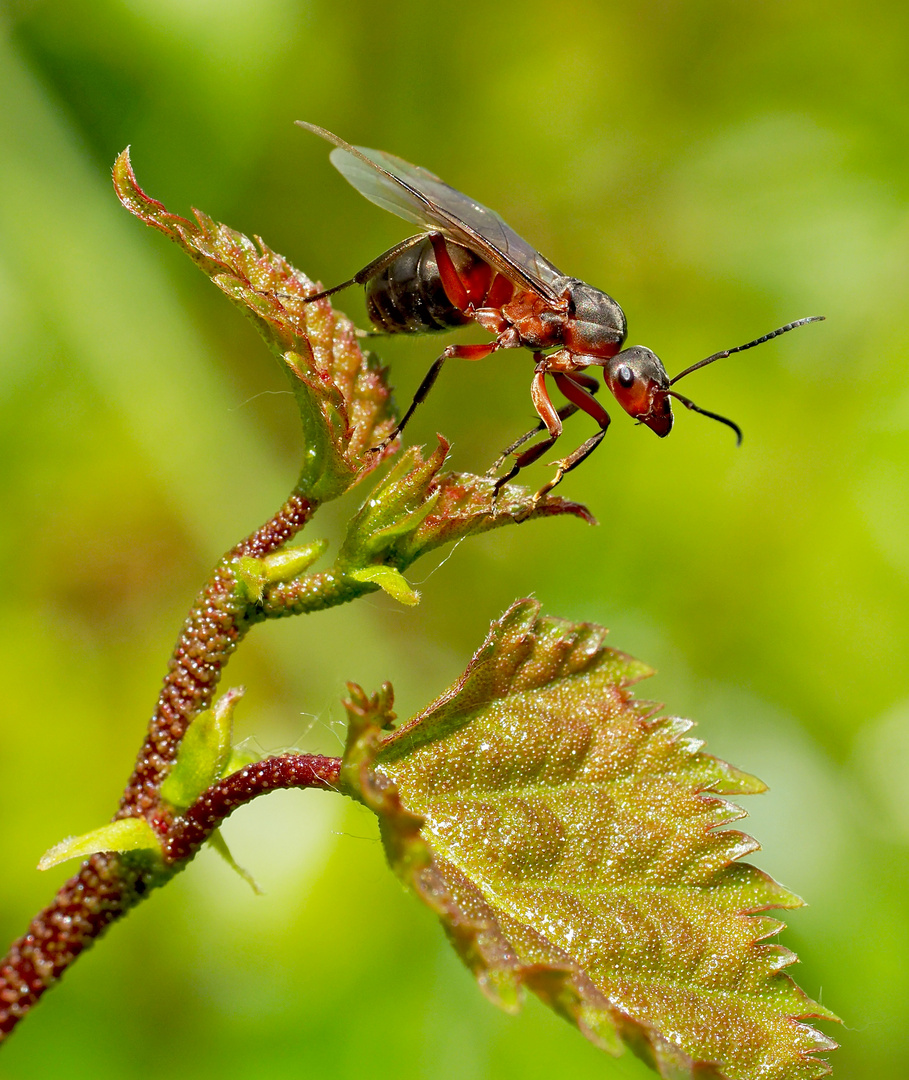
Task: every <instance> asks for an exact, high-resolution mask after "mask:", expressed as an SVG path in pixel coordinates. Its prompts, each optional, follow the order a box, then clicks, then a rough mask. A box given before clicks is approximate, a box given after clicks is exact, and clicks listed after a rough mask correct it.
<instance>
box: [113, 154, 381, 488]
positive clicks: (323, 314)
mask: <svg viewBox="0 0 909 1080" xmlns="http://www.w3.org/2000/svg"><path fill="white" fill-rule="evenodd" d="M113 176H114V188H115V190H116V193H117V196H118V198H119V199H120V201H121V202H122V203H123V205H124V206H125V207H126V209H127V210H129V211H130V213H132V214H135V216H136V217H138V218H139V219H140V220H141V221H143V222H145V224H146V225H149V226H151V227H152V228H155V229H158V230H159V231H161V232H163V233H164V234H165V235H166V236H168V237H170V239H171V240H173V241H174V242H175V243H176V244H178V245H179V246H180V247H181V248H183V250H184V251H185V252H186V253H187V254H188V255H189V256H190V258H191V259H192V260H193V261H194V262H195V263H196V265H197V266H198V267H199V268H200V269H201V270H202V271H203V273H205V274H207V275H208V277H210V278H211V279H212V281H213V282H214V283H215V284H216V285H217V286H218V288H220V289H221V290H222V291H223V292H224V293H225V294H226V295H227V296H228V297H229V298H230V299H231V300H232V301H233V302H234V303H235V304H236V305H237V306H238V307H239V308H240V309H241V310H242V311H243V312H244V313H245V314H246V315H248V316H249V317H250V318H251V319H252V320H253V322H254V323H255V324H256V326H257V327H258V329H259V331H260V332H261V333H262V335H263V336H264V338H265V339H266V341H267V342H268V343H269V345H271V347H272V349H273V350H274V351H275V353H276V354H277V355H278V356H279V358H280V359H281V361H282V363H283V365H284V367H285V369H286V371H287V372H288V374H289V375H290V376H291V385H292V388H293V390H294V394H295V396H296V399H297V404H298V407H299V409H300V414H301V418H302V421H303V427H304V434H305V437H306V443H307V446H306V455H305V459H304V466H303V470H302V473H301V478H300V487H301V489H302V490H305V491H306V493H307V494H308V495H309V496H310V497H311V498H313V499H327V498H332V497H334V496H336V495H338V494H340V493H341V492H342V491H344V490H346V488H348V487H349V486H350V485H351V484H352V483H353V482H354V481H355V480H357V479H359V478H360V477H361V476H363V475H365V474H366V473H368V472H369V471H371V470H372V469H373V468H375V466H376V465H378V464H379V463H380V462H381V461H382V460H383V459H384V458H385V457H387V456H388V455H389V454H391V453H393V452H394V449H395V447H394V444H392V445H390V446H389V447H387V448H385V449H384V450H382V451H379V452H375V453H370V452H369V451H370V450H371V448H372V447H374V446H377V445H379V444H380V443H381V442H382V440H383V439H384V438H385V437H386V436H387V435H389V434H390V433H391V431H392V429H393V428H394V425H395V418H394V414H393V406H392V401H391V391H390V389H389V387H388V383H387V377H386V371H385V369H384V368H382V367H381V365H380V364H379V363H378V361H377V360H376V359H375V357H373V356H371V355H370V354H364V353H363V352H362V351H361V349H360V347H359V345H358V343H357V337H356V331H355V329H354V327H353V325H352V323H351V322H350V321H349V320H348V319H346V318H345V317H344V316H343V315H340V314H338V313H337V312H335V311H334V310H333V309H332V306H331V304H330V303H329V301H328V300H325V299H323V300H316V301H314V302H312V303H306V302H304V301H305V298H306V297H307V296H311V295H312V294H313V293H314V292H316V291H318V287H317V286H316V284H315V283H314V282H312V281H310V279H309V278H308V277H306V275H305V274H303V273H302V272H301V271H299V270H297V269H295V268H294V267H293V266H292V265H291V264H290V263H289V262H287V260H286V259H284V258H283V257H282V256H281V255H278V254H276V253H275V252H273V251H272V250H271V249H270V248H269V247H268V246H267V245H266V244H264V243H263V242H262V241H261V240H258V239H257V242H256V243H253V241H251V240H250V239H249V238H248V237H246V236H244V235H243V234H242V233H239V232H236V231H235V230H234V229H230V228H228V227H227V226H226V225H221V224H218V223H217V222H215V221H212V219H211V218H209V217H208V216H207V215H206V214H203V213H202V212H201V211H198V210H194V211H193V214H194V216H195V219H196V220H195V221H190V220H188V219H187V218H183V217H180V216H178V215H176V214H171V213H170V212H169V211H168V210H167V208H166V207H165V206H164V205H163V204H162V203H160V202H158V201H157V200H156V199H152V198H151V197H150V196H148V195H146V193H145V192H144V191H143V190H142V189H141V188H140V187H139V184H138V182H137V180H136V177H135V174H134V173H133V169H132V165H131V163H130V159H129V150H128V149H127V150H124V151H123V153H122V154H120V156H119V157H118V158H117V160H116V162H115V164H114V173H113Z"/></svg>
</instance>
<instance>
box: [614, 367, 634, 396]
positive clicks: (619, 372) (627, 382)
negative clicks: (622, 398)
mask: <svg viewBox="0 0 909 1080" xmlns="http://www.w3.org/2000/svg"><path fill="white" fill-rule="evenodd" d="M615 377H616V379H617V380H618V383H619V385H620V386H624V387H625V389H626V390H627V389H628V388H629V387H632V386H634V372H633V371H632V370H631V368H630V367H629V366H628V365H627V364H619V366H618V367H617V368H616V369H615Z"/></svg>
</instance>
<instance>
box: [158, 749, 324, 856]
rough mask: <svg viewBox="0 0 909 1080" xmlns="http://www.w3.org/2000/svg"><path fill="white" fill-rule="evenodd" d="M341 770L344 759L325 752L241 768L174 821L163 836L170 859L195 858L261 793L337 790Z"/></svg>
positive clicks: (284, 755)
mask: <svg viewBox="0 0 909 1080" xmlns="http://www.w3.org/2000/svg"><path fill="white" fill-rule="evenodd" d="M340 772H341V759H340V758H332V757H324V756H323V755H322V754H282V755H281V756H280V757H273V758H266V759H265V760H264V761H257V762H255V763H254V764H252V765H247V766H245V767H244V768H242V769H239V770H238V771H237V772H235V773H231V775H230V776H228V777H225V779H223V780H221V781H220V782H219V783H217V784H215V785H214V786H213V787H210V788H209V789H208V791H205V792H203V793H202V795H200V796H199V798H198V799H197V801H196V802H195V803H193V805H192V806H190V807H189V808H188V809H187V810H186V811H185V812H184V814H183V816H182V817H178V818H176V819H175V820H174V822H173V825H172V826H171V828H170V829H169V830H168V833H167V836H166V837H165V838H164V842H163V847H164V857H165V858H166V859H167V861H168V862H180V861H182V860H184V859H189V858H192V856H193V855H195V853H196V852H197V851H198V850H199V848H200V847H201V846H202V844H203V843H204V842H205V841H206V840H207V839H208V837H209V836H211V834H212V833H213V832H214V831H215V829H217V828H218V826H219V825H220V824H221V822H222V821H223V820H224V819H225V818H226V817H227V816H228V815H229V814H232V813H233V812H234V810H236V809H237V807H238V806H243V804H244V803H248V802H250V801H252V800H253V799H255V798H257V797H258V796H259V795H266V794H268V792H269V791H277V790H278V789H279V788H312V787H321V788H328V789H334V788H335V787H336V786H337V783H338V776H339V774H340Z"/></svg>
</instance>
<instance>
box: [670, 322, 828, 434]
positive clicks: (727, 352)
mask: <svg viewBox="0 0 909 1080" xmlns="http://www.w3.org/2000/svg"><path fill="white" fill-rule="evenodd" d="M825 317H826V316H824V315H809V316H808V317H807V318H806V319H796V321H795V322H791V323H786V325H785V326H781V327H779V328H778V329H777V330H771V331H770V333H769V334H764V336H763V337H759V338H755V339H754V341H749V342H748V344H747V345H736V347H735V348H734V349H724V350H723V351H722V352H718V353H714V354H713V356H708V357H707V359H706V360H698V362H697V363H696V364H692V365H691V367H687V368H685V370H684V371H681V372H679V374H678V375H676V376H675V378H673V379H670V380H669V385H670V386H672V384H673V383H677V382H678V381H679V379H684V378H685V376H686V375H690V374H691V373H692V371H697V369H698V368H702V367H707V365H708V364H712V363H713V362H714V360H724V359H725V358H726V357H727V356H731V355H732V354H733V353H734V352H744V351H745V350H746V349H753V348H754V346H755V345H763V343H764V342H765V341H769V340H770V339H771V338H775V337H779V336H780V334H788V333H789V331H790V330H794V329H795V328H796V327H797V326H804V325H805V323H810V322H823V321H824V319H825ZM673 397H678V398H679V401H681V402H682V403H683V404H687V405H688V408H689V409H692V408H695V406H693V405H692V404H691V403H690V402H686V401H685V399H684V398H681V397H679V395H678V394H673ZM696 411H697V412H704V410H703V409H696ZM704 415H705V416H713V413H704ZM713 419H714V420H721V421H722V422H723V423H724V424H729V423H730V421H728V420H724V419H723V417H722V416H714V417H713ZM731 426H732V427H735V425H734V424H732V425H731ZM736 430H738V428H736ZM739 439H740V440H741V435H740V436H739Z"/></svg>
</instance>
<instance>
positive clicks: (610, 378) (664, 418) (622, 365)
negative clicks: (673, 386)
mask: <svg viewBox="0 0 909 1080" xmlns="http://www.w3.org/2000/svg"><path fill="white" fill-rule="evenodd" d="M603 377H604V378H605V380H606V385H607V386H608V387H609V389H610V390H611V391H612V393H613V395H614V396H615V399H616V401H617V402H618V403H619V404H620V405H621V406H622V408H623V409H624V410H625V412H627V413H628V415H629V416H633V417H634V418H635V420H637V421H638V422H639V423H641V424H646V425H647V427H649V428H650V430H651V431H655V432H656V433H657V435H659V436H660V438H661V439H662V438H665V436H667V435H668V434H669V432H670V431H672V404H671V402H670V400H669V376H668V375H667V374H666V369H665V368H664V367H663V362H662V361H661V360H660V358H659V357H658V356H657V355H656V353H653V352H651V351H650V349H647V348H645V347H644V346H643V345H633V346H632V347H631V348H630V349H623V350H622V351H621V352H620V353H616V355H615V356H613V357H610V359H609V360H607V361H606V362H605V363H604V364H603Z"/></svg>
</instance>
